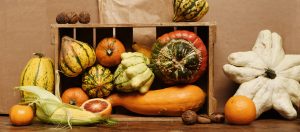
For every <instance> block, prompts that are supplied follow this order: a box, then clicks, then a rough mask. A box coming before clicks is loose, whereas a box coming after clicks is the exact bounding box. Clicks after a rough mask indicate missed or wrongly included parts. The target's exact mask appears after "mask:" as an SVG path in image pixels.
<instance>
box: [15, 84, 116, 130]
mask: <svg viewBox="0 0 300 132" xmlns="http://www.w3.org/2000/svg"><path fill="white" fill-rule="evenodd" d="M17 89H19V90H21V91H25V92H30V93H32V94H33V95H34V96H33V98H26V99H24V100H26V101H27V102H25V103H29V104H35V106H36V117H37V118H38V119H39V120H40V121H42V122H44V123H50V124H58V125H68V126H69V127H70V128H72V125H90V124H97V123H104V124H108V125H111V124H114V123H115V121H113V120H111V119H108V118H104V117H101V116H99V115H97V114H94V113H92V112H89V111H86V110H84V109H82V108H80V107H77V106H73V105H69V104H65V103H62V101H61V99H59V98H58V97H57V96H55V95H53V94H52V93H50V92H49V91H47V90H44V89H42V88H40V87H38V86H20V87H17Z"/></svg>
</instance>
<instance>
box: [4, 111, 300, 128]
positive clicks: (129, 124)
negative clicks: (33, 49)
mask: <svg viewBox="0 0 300 132" xmlns="http://www.w3.org/2000/svg"><path fill="white" fill-rule="evenodd" d="M0 131H1V132H17V131H26V132H27V131H43V132H46V131H59V132H60V131H70V129H69V128H67V127H64V126H57V125H47V124H41V123H39V122H34V123H33V124H31V125H29V126H21V127H20V126H12V125H11V123H10V122H9V118H8V116H5V115H2V116H0ZM71 131H75V132H76V131H78V132H79V131H80V132H93V131H131V132H133V131H134V132H136V131H155V132H157V131H164V132H166V131H171V132H183V131H188V132H191V131H205V132H214V131H218V132H223V131H230V132H233V131H234V132H235V131H236V132H244V131H251V132H257V131H259V132H260V131H262V132H300V119H297V120H293V121H287V120H283V119H259V120H256V121H254V122H253V123H252V124H250V125H245V126H236V125H228V124H196V125H190V126H187V125H183V124H182V122H181V121H173V122H170V121H163V122H153V121H146V122H134V121H120V122H119V123H118V124H117V125H115V126H110V127H107V126H102V125H94V126H73V128H72V130H71Z"/></svg>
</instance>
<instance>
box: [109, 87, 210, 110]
mask: <svg viewBox="0 0 300 132" xmlns="http://www.w3.org/2000/svg"><path fill="white" fill-rule="evenodd" d="M205 96H206V95H205V93H204V92H203V91H202V89H201V88H200V87H198V86H195V85H183V86H172V87H168V88H164V89H160V90H152V91H151V90H150V91H148V92H147V93H146V94H137V93H131V94H126V95H125V94H113V95H111V96H109V97H108V98H107V100H108V101H109V102H111V104H112V106H123V107H124V108H126V109H128V110H130V111H132V112H135V113H138V114H143V115H164V116H181V114H182V113H183V112H185V111H187V110H194V111H197V110H198V109H200V108H201V107H202V106H203V104H204V103H205Z"/></svg>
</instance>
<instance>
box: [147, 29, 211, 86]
mask: <svg viewBox="0 0 300 132" xmlns="http://www.w3.org/2000/svg"><path fill="white" fill-rule="evenodd" d="M151 56H152V58H151V68H152V71H153V72H154V74H155V76H156V77H157V78H158V79H160V80H162V82H164V83H165V84H178V83H181V84H187V83H194V82H195V81H197V80H198V79H199V77H200V76H201V75H202V74H203V72H204V71H205V69H206V66H207V50H206V47H205V45H204V44H203V42H202V40H201V39H200V38H199V37H198V36H197V35H196V34H195V33H194V32H190V31H187V30H176V31H173V32H170V33H166V34H164V35H162V36H160V37H159V38H158V39H157V41H156V42H155V43H154V45H153V47H152V55H151Z"/></svg>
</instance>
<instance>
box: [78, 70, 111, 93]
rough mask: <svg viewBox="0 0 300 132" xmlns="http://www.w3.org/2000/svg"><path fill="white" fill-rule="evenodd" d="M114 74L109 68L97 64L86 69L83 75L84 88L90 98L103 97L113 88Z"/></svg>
mask: <svg viewBox="0 0 300 132" xmlns="http://www.w3.org/2000/svg"><path fill="white" fill-rule="evenodd" d="M112 81H113V75H112V73H111V71H110V70H109V69H108V68H104V67H103V66H101V65H99V64H97V65H95V66H92V67H91V68H90V69H89V70H88V71H85V72H84V74H83V77H82V89H83V90H84V91H85V92H86V93H87V94H88V96H89V97H90V98H102V97H106V96H108V95H109V94H110V92H111V91H112V89H113V84H112Z"/></svg>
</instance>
